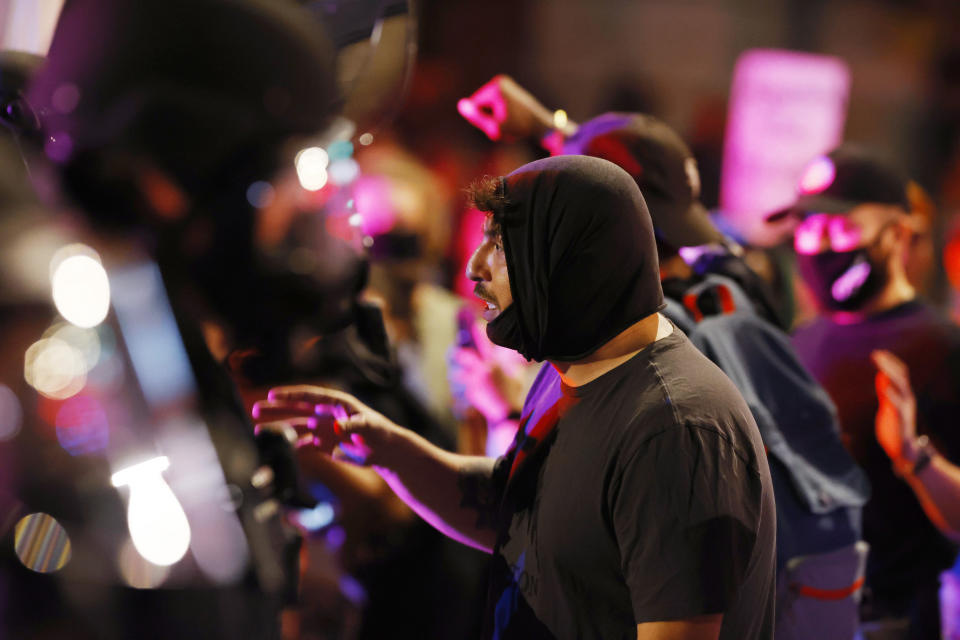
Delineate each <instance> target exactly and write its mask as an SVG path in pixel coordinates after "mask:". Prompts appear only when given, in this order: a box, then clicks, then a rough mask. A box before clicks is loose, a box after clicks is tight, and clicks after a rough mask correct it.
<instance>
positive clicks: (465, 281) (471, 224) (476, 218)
mask: <svg viewBox="0 0 960 640" xmlns="http://www.w3.org/2000/svg"><path fill="white" fill-rule="evenodd" d="M485 218H486V214H484V213H483V211H480V210H479V209H468V210H467V211H464V212H463V216H462V217H461V219H460V233H459V237H458V238H457V249H456V251H457V266H458V267H459V271H458V275H457V280H456V282H455V284H454V290H455V291H456V292H457V293H458V294H460V295H461V296H463V297H464V298H466V299H467V300H469V301H470V302H472V303H475V304H476V305H477V307H479V306H480V302H479V300H477V297H476V296H474V295H473V282H471V281H470V279H469V278H467V274H466V271H467V263H468V262H469V261H470V256H472V255H473V252H474V251H475V250H476V248H477V247H479V246H480V243H482V242H483V221H484V219H485Z"/></svg>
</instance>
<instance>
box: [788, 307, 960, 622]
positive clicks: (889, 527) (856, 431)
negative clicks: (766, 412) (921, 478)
mask: <svg viewBox="0 0 960 640" xmlns="http://www.w3.org/2000/svg"><path fill="white" fill-rule="evenodd" d="M793 343H794V345H795V347H796V351H797V354H799V356H800V359H801V360H802V361H803V363H804V364H805V365H806V366H807V368H808V369H809V370H810V372H811V373H812V374H813V376H814V377H815V378H816V379H817V380H819V381H820V383H821V384H822V385H823V387H824V388H825V389H826V390H827V392H828V393H829V394H830V397H831V398H833V401H834V402H835V403H836V405H837V411H838V414H839V417H840V427H841V431H842V437H843V440H844V444H845V445H846V446H847V449H849V451H850V453H851V454H852V455H853V457H854V458H855V459H856V461H857V462H858V463H859V464H860V466H861V467H863V469H864V471H866V473H867V475H868V476H869V478H870V482H871V484H872V485H873V497H872V498H871V499H870V501H869V502H868V503H867V505H866V506H865V507H864V510H863V537H864V539H865V540H866V541H867V542H868V543H870V555H869V559H868V562H867V586H868V587H869V588H870V590H871V592H872V596H873V597H874V598H875V599H876V601H877V602H878V604H879V605H880V606H881V607H883V608H886V609H887V610H888V611H889V612H890V613H905V612H906V610H907V608H908V607H910V603H911V601H912V600H913V598H914V594H916V593H917V592H918V591H920V590H922V588H923V587H924V586H926V587H931V586H932V587H934V590H933V592H934V593H935V586H936V584H937V583H938V582H937V581H938V577H937V576H938V575H939V573H940V571H942V570H943V569H945V568H947V567H949V566H950V565H951V563H952V562H953V559H954V558H955V557H956V547H954V545H952V544H950V543H949V542H948V541H947V540H946V539H945V538H944V537H943V536H942V535H940V533H939V532H938V531H937V530H936V528H935V527H934V526H933V525H932V524H931V523H930V521H929V520H928V519H927V517H926V516H925V515H924V513H923V509H922V507H921V506H920V504H919V502H918V501H917V499H916V497H915V496H914V494H913V492H912V491H911V490H910V487H909V486H907V484H906V483H905V482H904V481H903V480H901V479H900V478H898V477H897V476H896V475H894V473H893V469H892V466H891V464H890V459H889V458H888V457H887V455H886V454H885V453H884V451H883V449H882V448H881V447H880V445H879V444H878V443H877V438H876V435H875V424H876V415H877V394H876V386H875V382H874V380H875V376H876V368H875V367H874V366H873V364H872V363H871V361H870V353H871V352H872V351H873V350H875V349H888V350H890V351H891V352H893V353H894V354H896V355H897V356H899V357H900V358H901V359H902V360H903V361H904V362H906V364H907V366H908V367H909V368H910V383H911V386H912V387H913V390H914V392H915V393H916V396H917V426H918V430H919V432H920V433H926V434H928V435H929V437H930V440H931V441H932V442H933V443H934V445H935V446H936V447H937V450H938V451H940V452H941V453H942V454H943V455H945V456H946V457H947V458H949V459H951V460H952V461H953V462H954V463H957V462H960V328H958V327H956V326H955V325H953V324H951V323H950V322H949V321H947V320H946V319H945V318H942V317H941V316H940V315H938V314H937V313H936V312H935V311H934V310H933V309H931V308H930V307H928V306H926V305H924V304H922V303H919V302H916V301H914V302H908V303H906V304H903V305H900V306H899V307H896V308H894V309H891V310H889V311H886V312H883V313H880V314H877V315H874V316H872V317H869V318H867V319H866V320H865V321H863V322H859V323H856V324H849V325H840V324H836V323H834V322H832V321H830V320H829V319H826V318H820V319H818V320H816V321H814V322H813V323H812V324H810V325H807V326H805V327H802V328H801V329H799V330H798V331H797V332H796V333H795V334H794V337H793ZM927 590H928V591H929V589H927ZM898 610H899V611H898Z"/></svg>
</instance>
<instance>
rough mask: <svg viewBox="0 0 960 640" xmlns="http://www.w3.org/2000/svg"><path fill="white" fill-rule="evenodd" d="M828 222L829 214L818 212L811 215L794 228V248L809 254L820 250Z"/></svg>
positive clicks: (798, 251)
mask: <svg viewBox="0 0 960 640" xmlns="http://www.w3.org/2000/svg"><path fill="white" fill-rule="evenodd" d="M827 222H828V221H827V215H826V214H824V213H818V214H816V215H812V216H810V217H809V218H807V219H806V220H804V221H803V222H801V223H800V225H799V226H798V227H797V228H796V229H794V231H793V248H794V249H796V251H797V253H802V254H803V255H807V256H809V255H813V254H814V253H817V252H818V251H820V245H821V243H822V241H823V232H824V231H825V230H826V228H827Z"/></svg>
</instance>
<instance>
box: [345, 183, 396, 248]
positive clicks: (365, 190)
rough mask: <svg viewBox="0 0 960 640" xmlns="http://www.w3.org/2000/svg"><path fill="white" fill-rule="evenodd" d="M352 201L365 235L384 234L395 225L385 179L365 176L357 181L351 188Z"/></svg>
mask: <svg viewBox="0 0 960 640" xmlns="http://www.w3.org/2000/svg"><path fill="white" fill-rule="evenodd" d="M353 200H354V204H355V206H356V209H357V213H359V214H360V216H361V217H362V218H363V225H362V229H363V232H364V233H365V234H367V235H377V234H380V233H386V232H388V231H390V229H392V228H393V226H394V225H395V224H396V222H397V211H396V207H394V204H393V200H392V197H391V188H390V182H389V181H388V180H387V179H386V178H383V177H381V176H370V175H366V176H363V177H362V178H360V179H358V180H357V182H356V184H355V185H354V188H353Z"/></svg>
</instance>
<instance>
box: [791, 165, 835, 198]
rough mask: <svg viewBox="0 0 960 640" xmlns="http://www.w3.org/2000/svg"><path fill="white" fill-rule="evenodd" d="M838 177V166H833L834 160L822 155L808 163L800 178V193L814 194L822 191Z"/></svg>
mask: <svg viewBox="0 0 960 640" xmlns="http://www.w3.org/2000/svg"><path fill="white" fill-rule="evenodd" d="M835 177H837V170H836V167H834V166H833V160H831V159H830V158H828V157H826V156H820V157H819V158H817V159H816V160H814V161H813V162H811V163H810V164H808V165H807V168H806V169H804V171H803V176H802V177H801V178H800V193H803V194H808V195H809V194H812V193H820V192H821V191H823V190H824V189H826V188H827V187H829V186H830V185H831V184H833V179H834V178H835Z"/></svg>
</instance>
